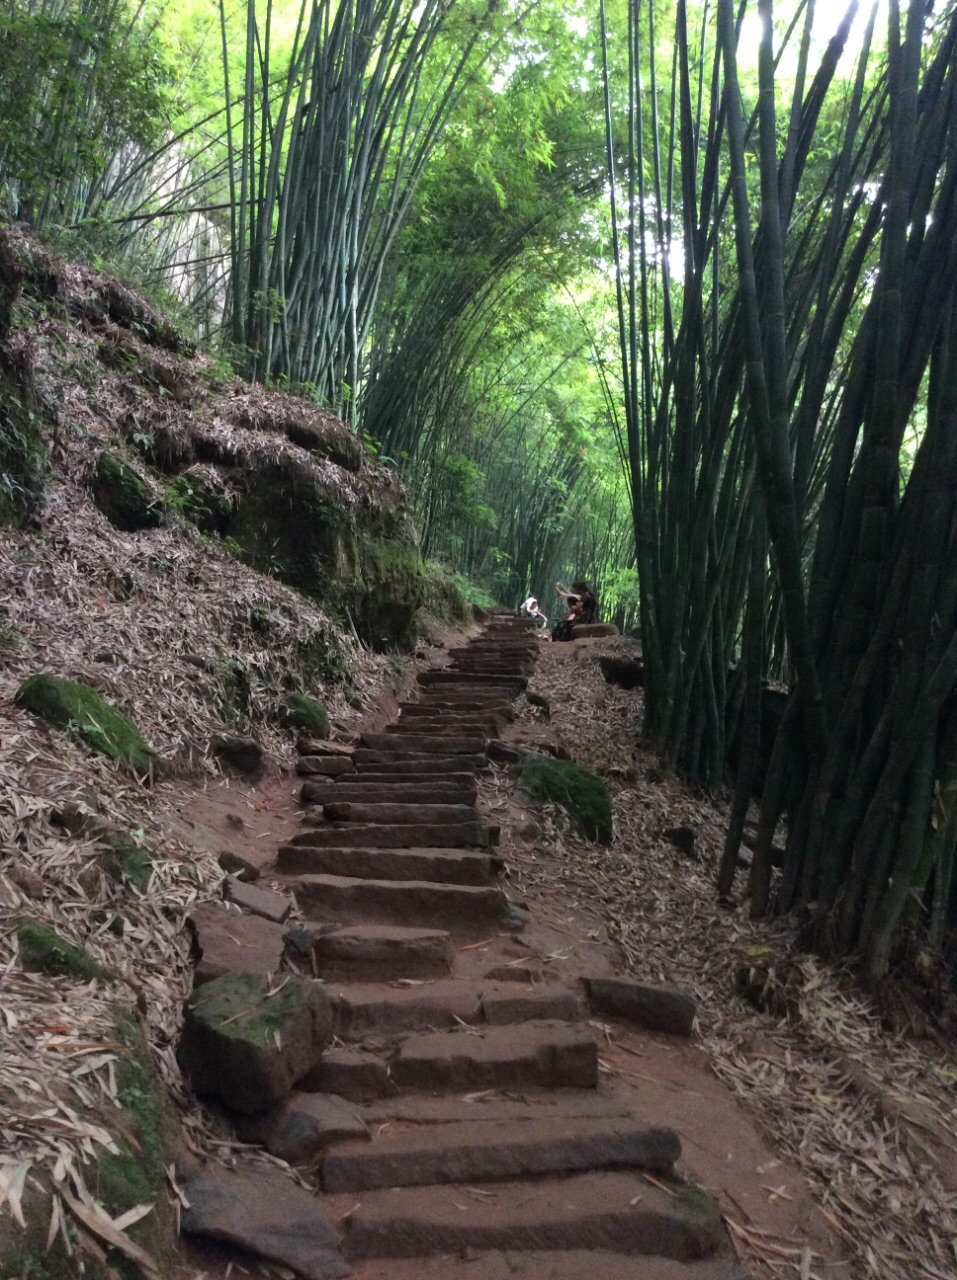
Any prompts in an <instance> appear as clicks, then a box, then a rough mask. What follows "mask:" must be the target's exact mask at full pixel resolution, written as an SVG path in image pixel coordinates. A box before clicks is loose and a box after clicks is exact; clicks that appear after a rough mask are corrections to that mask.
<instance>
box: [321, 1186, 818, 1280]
mask: <svg viewBox="0 0 957 1280" xmlns="http://www.w3.org/2000/svg"><path fill="white" fill-rule="evenodd" d="M446 1194H447V1195H448V1194H452V1193H451V1192H446ZM468 1194H469V1193H467V1192H466V1193H465V1195H466V1196H468ZM472 1195H474V1189H473V1192H472ZM345 1201H346V1198H345V1197H343V1203H342V1204H341V1205H336V1211H337V1212H342V1213H348V1211H349V1209H350V1208H352V1207H354V1205H355V1198H354V1197H353V1200H352V1202H351V1203H346V1202H345ZM327 1203H328V1202H327ZM458 1203H459V1204H461V1203H462V1196H459V1197H458ZM330 1207H332V1206H331V1205H330ZM356 1274H357V1275H358V1274H359V1270H358V1269H357V1271H356ZM812 1274H813V1273H812ZM517 1276H520V1277H521V1280H753V1273H752V1272H749V1271H746V1270H745V1269H744V1267H743V1266H742V1265H741V1264H740V1263H739V1262H738V1260H737V1259H736V1258H735V1256H734V1254H733V1253H731V1251H730V1249H727V1248H723V1249H722V1250H721V1251H720V1252H719V1253H716V1254H714V1255H713V1256H712V1257H710V1258H703V1259H701V1260H700V1261H699V1262H675V1261H674V1260H673V1259H672V1258H660V1257H653V1256H650V1255H645V1256H643V1257H640V1258H639V1257H633V1256H631V1255H629V1254H622V1253H613V1252H611V1250H609V1249H569V1250H568V1251H567V1252H561V1253H555V1252H552V1251H550V1250H547V1249H536V1250H534V1251H533V1250H530V1249H523V1250H519V1249H508V1250H494V1251H491V1252H483V1253H479V1252H477V1251H476V1250H474V1249H470V1250H466V1251H465V1252H464V1253H461V1254H458V1255H452V1254H447V1253H444V1254H443V1253H440V1254H436V1255H435V1256H434V1257H418V1258H379V1259H377V1258H366V1259H365V1261H364V1262H362V1264H361V1277H362V1280H485V1278H486V1277H488V1280H492V1277H494V1280H513V1278H514V1277H517Z"/></svg>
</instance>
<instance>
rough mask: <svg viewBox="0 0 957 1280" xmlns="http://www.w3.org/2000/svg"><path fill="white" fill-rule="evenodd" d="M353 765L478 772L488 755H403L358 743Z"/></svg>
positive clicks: (427, 771)
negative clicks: (361, 745) (359, 745)
mask: <svg viewBox="0 0 957 1280" xmlns="http://www.w3.org/2000/svg"><path fill="white" fill-rule="evenodd" d="M356 765H357V766H358V767H359V768H360V769H361V770H365V769H366V768H368V767H369V766H372V771H374V772H376V773H382V772H383V771H388V772H390V773H392V774H400V773H404V774H413V773H424V774H435V773H438V774H440V775H441V774H443V773H464V772H468V773H478V772H479V770H481V769H487V768H488V756H487V755H486V754H485V752H484V751H483V752H482V754H481V755H474V756H473V755H470V756H465V755H462V756H459V755H448V756H436V755H427V754H423V753H419V752H410V753H409V754H408V755H406V754H404V753H401V754H400V753H399V752H395V751H373V750H372V749H371V748H368V749H367V748H365V747H360V748H359V750H358V751H356Z"/></svg>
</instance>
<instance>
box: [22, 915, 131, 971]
mask: <svg viewBox="0 0 957 1280" xmlns="http://www.w3.org/2000/svg"><path fill="white" fill-rule="evenodd" d="M17 946H18V948H19V961H20V964H21V966H22V967H23V968H24V969H31V970H35V971H37V972H39V973H48V974H50V975H51V976H53V977H64V978H72V979H73V980H74V981H75V982H89V981H90V980H91V979H92V978H109V977H111V976H112V975H111V974H110V971H109V970H108V969H105V968H104V967H103V965H101V964H100V962H99V961H98V960H96V959H94V957H93V956H91V955H90V953H89V951H87V950H86V948H85V947H78V946H75V945H74V944H73V943H72V942H68V941H67V939H66V938H61V937H60V935H59V934H58V933H57V932H56V931H55V930H54V929H51V928H50V926H49V925H46V924H43V923H41V922H40V921H39V920H18V921H17Z"/></svg>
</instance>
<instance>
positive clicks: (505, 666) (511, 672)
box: [442, 655, 535, 680]
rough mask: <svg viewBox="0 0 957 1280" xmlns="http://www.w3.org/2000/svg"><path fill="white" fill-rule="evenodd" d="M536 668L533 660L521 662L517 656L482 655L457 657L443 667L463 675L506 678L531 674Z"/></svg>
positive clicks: (445, 669)
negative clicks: (502, 657) (503, 658)
mask: <svg viewBox="0 0 957 1280" xmlns="http://www.w3.org/2000/svg"><path fill="white" fill-rule="evenodd" d="M534 669H535V664H534V663H533V662H531V661H527V660H526V661H524V662H520V661H518V659H515V658H509V659H505V660H504V661H499V660H497V659H495V658H491V657H488V658H486V657H482V656H480V655H476V656H475V657H473V658H457V659H456V660H455V662H453V663H451V664H450V665H449V666H447V667H443V668H442V670H443V671H458V672H460V673H461V674H463V675H478V676H501V677H502V678H503V679H504V680H512V679H514V677H516V676H529V675H531V674H532V671H533V670H534Z"/></svg>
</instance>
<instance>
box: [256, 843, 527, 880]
mask: <svg viewBox="0 0 957 1280" xmlns="http://www.w3.org/2000/svg"><path fill="white" fill-rule="evenodd" d="M501 868H502V863H501V861H500V860H499V859H498V858H496V857H494V856H493V855H491V854H488V853H484V852H478V851H473V850H471V849H348V848H346V849H343V848H341V847H337V848H332V849H321V848H320V849H317V848H315V847H309V846H303V845H290V844H284V845H280V846H279V852H278V853H277V855H276V871H277V872H278V873H279V874H281V875H327V876H349V877H351V878H352V879H353V880H430V881H435V882H436V883H439V884H491V883H492V881H493V880H494V879H495V877H496V876H497V875H498V874H499V872H500V871H501Z"/></svg>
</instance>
